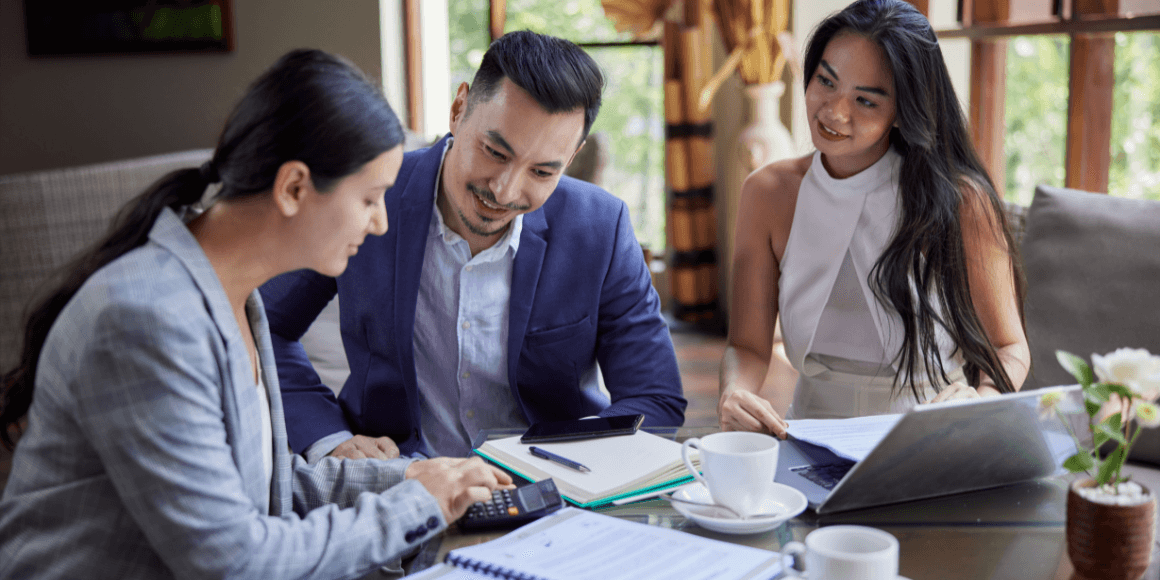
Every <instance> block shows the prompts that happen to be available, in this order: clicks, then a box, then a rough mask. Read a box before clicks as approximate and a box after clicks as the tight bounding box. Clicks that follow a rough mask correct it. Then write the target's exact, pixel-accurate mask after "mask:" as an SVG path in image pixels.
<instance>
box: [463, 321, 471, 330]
mask: <svg viewBox="0 0 1160 580" xmlns="http://www.w3.org/2000/svg"><path fill="white" fill-rule="evenodd" d="M468 328H471V323H470V322H467V321H466V320H465V321H463V329H464V330H467V329H468Z"/></svg>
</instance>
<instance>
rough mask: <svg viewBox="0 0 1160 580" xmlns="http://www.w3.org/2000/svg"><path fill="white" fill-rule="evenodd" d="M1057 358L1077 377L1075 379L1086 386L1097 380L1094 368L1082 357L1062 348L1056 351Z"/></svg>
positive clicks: (1065, 368)
mask: <svg viewBox="0 0 1160 580" xmlns="http://www.w3.org/2000/svg"><path fill="white" fill-rule="evenodd" d="M1055 358H1056V360H1058V361H1059V364H1060V366H1062V367H1063V368H1064V370H1066V371H1067V372H1069V373H1071V376H1073V377H1075V380H1077V381H1079V384H1081V385H1083V386H1084V387H1087V386H1088V385H1090V384H1092V382H1094V381H1095V375H1094V374H1093V373H1092V368H1091V367H1090V366H1088V364H1087V363H1086V362H1084V360H1083V359H1082V358H1079V357H1078V356H1075V355H1074V354H1071V353H1070V352H1066V351H1062V350H1057V351H1055Z"/></svg>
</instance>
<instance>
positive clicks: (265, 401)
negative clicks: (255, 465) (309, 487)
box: [258, 369, 274, 486]
mask: <svg viewBox="0 0 1160 580" xmlns="http://www.w3.org/2000/svg"><path fill="white" fill-rule="evenodd" d="M258 402H259V403H260V404H259V405H258V410H259V412H260V413H261V415H262V416H261V421H262V466H263V467H265V469H266V485H267V486H268V485H270V484H271V483H272V482H273V479H274V429H273V426H272V424H271V419H270V396H269V395H267V394H266V381H264V380H262V371H261V369H258Z"/></svg>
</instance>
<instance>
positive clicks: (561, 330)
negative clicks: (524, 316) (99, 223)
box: [524, 316, 589, 347]
mask: <svg viewBox="0 0 1160 580" xmlns="http://www.w3.org/2000/svg"><path fill="white" fill-rule="evenodd" d="M588 318H589V317H588V316H585V317H584V318H582V319H580V320H578V321H576V322H572V323H569V324H565V325H564V326H555V327H552V328H544V329H536V330H529V331H528V333H527V334H525V335H524V344H525V345H527V346H536V347H542V346H547V345H550V344H554V343H557V342H562V341H565V340H568V339H575V338H577V337H579V336H582V335H583V334H584V332H583V331H584V330H585V329H586V328H587V326H588Z"/></svg>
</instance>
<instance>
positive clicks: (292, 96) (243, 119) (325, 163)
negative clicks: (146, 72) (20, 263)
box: [0, 50, 403, 449]
mask: <svg viewBox="0 0 1160 580" xmlns="http://www.w3.org/2000/svg"><path fill="white" fill-rule="evenodd" d="M402 142H403V128H402V126H401V125H400V123H399V119H398V117H397V116H395V113H394V111H392V110H391V106H390V105H389V104H388V103H387V100H386V98H384V97H383V94H382V90H381V89H379V88H378V87H377V86H376V85H375V83H373V82H372V81H370V79H368V78H367V77H366V76H365V75H364V74H363V73H362V71H360V70H359V69H358V67H356V66H355V65H354V64H352V63H350V62H349V61H347V60H346V59H344V58H342V57H339V56H336V55H332V54H328V53H326V52H323V51H320V50H295V51H292V52H290V53H288V54H286V55H285V56H283V57H282V58H280V59H279V60H278V62H276V63H274V65H273V66H271V67H270V68H269V69H268V70H267V71H266V72H265V73H263V74H262V76H261V77H259V78H258V79H257V80H256V81H254V83H253V84H252V85H251V86H250V88H249V90H248V91H247V92H246V94H245V96H244V97H242V100H241V101H240V102H239V103H238V104H237V106H236V107H235V108H234V110H233V112H232V113H230V116H229V118H228V120H227V121H226V124H225V128H224V129H223V130H222V133H221V137H220V138H219V139H218V144H217V148H216V149H215V150H214V153H213V157H212V158H211V159H210V160H209V161H207V162H206V163H205V164H204V165H202V166H201V167H197V168H189V169H179V170H177V171H173V172H171V173H169V174H167V175H165V176H164V177H162V178H161V179H159V180H158V181H157V182H156V183H154V184H153V185H151V186H150V187H149V188H148V189H147V190H146V191H145V192H144V193H142V194H141V195H139V196H138V197H137V198H135V199H133V200H132V201H130V202H129V203H128V204H127V205H126V206H125V207H124V208H122V209H121V211H120V213H119V214H118V215H117V217H116V218H115V219H114V221H113V223H112V225H111V227H110V229H109V232H108V233H107V234H106V235H105V237H104V238H102V239H101V240H100V241H98V242H97V243H96V244H95V245H93V246H92V247H91V248H89V249H88V250H85V251H84V252H83V253H81V254H80V255H79V256H77V257H76V258H75V259H74V260H73V261H72V262H71V263H70V264H69V265H68V266H66V267H65V268H64V269H62V271H61V272H62V275H63V280H62V281H61V282H60V283H59V284H58V285H56V286H55V287H53V288H52V289H51V290H49V291H48V292H46V293H45V294H44V296H43V297H42V298H40V299H39V300H38V301H37V302H36V303H35V304H34V305H33V307H32V308H31V310H30V311H29V315H28V318H27V321H26V323H25V326H24V345H23V348H22V350H21V353H20V362H19V363H18V364H17V366H16V368H14V369H12V370H10V371H8V372H6V373H5V374H4V377H3V379H2V383H0V389H2V390H3V399H2V402H0V405H2V406H0V442H2V443H3V444H4V446H5V447H7V448H8V449H12V448H13V447H14V446H15V443H14V440H13V438H12V436H11V435H10V433H9V427H11V426H14V425H19V422H20V419H21V418H22V417H24V415H25V414H26V413H27V412H28V408H29V406H31V404H32V391H33V385H34V381H35V378H36V366H37V363H38V362H39V360H40V351H41V349H42V348H43V347H44V342H45V340H46V339H47V337H48V332H49V330H50V329H51V328H52V325H53V323H54V322H56V319H57V317H58V316H59V315H60V313H61V310H63V309H64V307H65V305H66V304H68V302H69V300H71V299H72V297H73V296H74V295H75V294H76V293H77V291H78V290H79V289H80V287H81V285H83V284H84V283H85V281H86V280H88V279H89V277H90V276H92V275H93V273H94V272H96V271H97V270H99V269H100V268H102V267H104V266H105V265H106V264H108V263H110V262H112V261H113V260H116V259H117V258H119V257H120V256H122V255H124V254H125V253H127V252H129V251H130V250H133V249H134V248H137V247H139V246H141V245H143V244H144V243H145V241H146V240H147V238H148V235H149V231H150V229H152V227H153V222H154V221H156V220H157V217H158V216H159V215H160V214H161V212H162V210H164V208H167V207H168V208H173V209H180V208H183V207H185V206H189V205H193V204H195V203H197V202H199V201H200V200H201V198H202V196H203V194H205V192H206V188H207V187H208V186H210V185H212V184H215V183H219V182H220V183H221V187H220V189H219V190H218V191H217V192H216V193H215V199H239V198H245V197H249V196H254V195H259V194H263V193H266V192H268V191H270V190H271V189H272V188H273V185H274V178H275V176H276V175H277V173H278V168H279V167H281V166H282V164H283V163H286V162H287V161H294V160H296V161H301V162H303V163H305V164H306V166H307V167H309V168H310V177H311V180H312V182H313V184H314V186H315V188H317V189H318V190H319V191H321V192H326V191H329V189H330V188H331V187H332V186H333V185H334V184H335V182H337V181H338V180H340V179H342V178H343V177H346V176H348V175H350V174H352V173H355V172H357V171H358V170H359V169H360V168H361V167H362V166H363V165H365V164H366V163H368V162H370V161H371V160H373V159H375V158H376V157H378V156H379V155H381V154H382V153H384V152H385V151H388V150H390V149H393V148H394V147H396V146H398V145H399V144H401V143H402Z"/></svg>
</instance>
